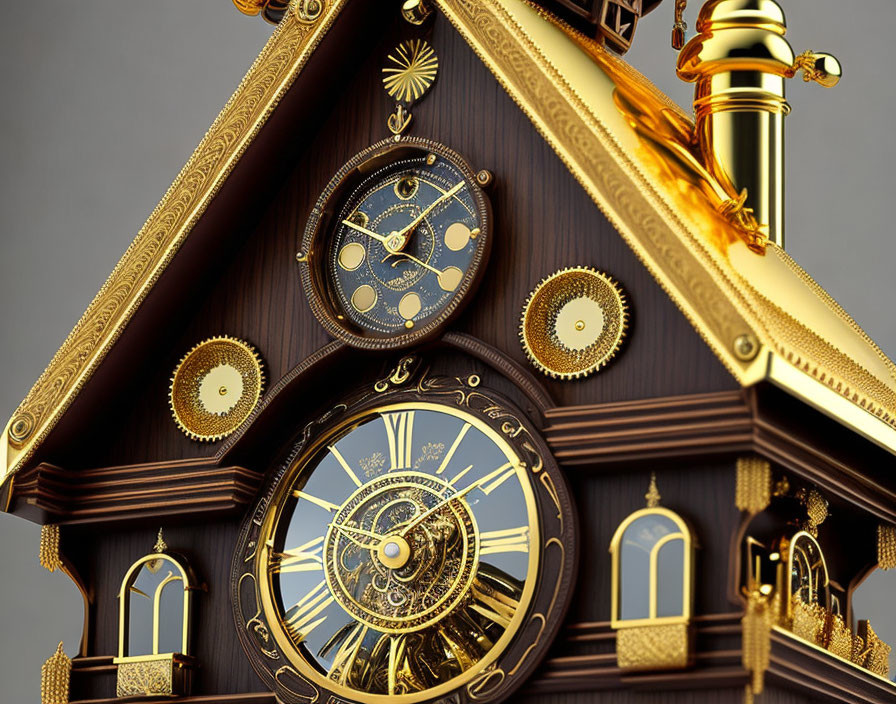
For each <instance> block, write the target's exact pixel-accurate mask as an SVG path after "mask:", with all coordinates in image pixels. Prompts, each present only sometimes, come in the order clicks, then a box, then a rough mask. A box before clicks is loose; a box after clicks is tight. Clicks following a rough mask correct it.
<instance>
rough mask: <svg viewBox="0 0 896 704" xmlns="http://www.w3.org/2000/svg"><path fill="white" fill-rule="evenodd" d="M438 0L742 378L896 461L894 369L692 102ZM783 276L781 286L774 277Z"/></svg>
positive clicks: (221, 129) (600, 59) (220, 160)
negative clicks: (763, 212) (745, 196)
mask: <svg viewBox="0 0 896 704" xmlns="http://www.w3.org/2000/svg"><path fill="white" fill-rule="evenodd" d="M347 1H348V0H327V1H325V2H322V3H319V2H318V0H293V2H292V4H291V6H290V11H289V16H288V17H286V18H284V21H283V22H281V24H280V25H279V26H278V27H277V29H276V30H275V31H274V34H273V35H272V37H271V39H270V40H269V41H268V43H267V44H266V46H265V48H264V49H263V50H262V52H261V54H260V55H259V57H258V58H257V59H256V61H255V62H254V63H253V65H252V67H251V68H250V69H249V71H248V73H247V74H246V76H245V78H244V79H243V81H242V82H241V83H240V85H239V87H238V88H237V90H236V91H235V93H234V94H233V96H232V97H231V99H230V100H229V101H228V103H227V104H226V105H225V106H224V109H223V110H222V111H221V113H220V115H219V116H218V118H217V119H216V120H215V122H214V123H213V124H212V126H211V128H210V129H209V131H208V133H207V134H206V136H205V137H204V138H203V140H202V141H201V142H200V144H199V146H198V147H197V149H196V151H195V152H194V153H193V155H192V156H191V157H190V160H189V161H188V162H187V164H186V165H185V166H184V168H183V170H182V171H181V173H180V174H179V175H178V177H177V178H176V179H175V181H174V183H173V184H172V186H171V188H169V190H168V192H167V193H166V194H165V196H164V198H163V199H162V201H161V202H160V203H159V205H158V206H157V207H156V209H155V210H154V211H153V213H152V214H151V215H150V217H149V219H148V220H147V222H146V224H145V225H144V226H143V228H142V229H141V230H140V232H139V233H138V235H137V238H136V239H135V240H134V242H133V244H132V245H131V246H130V247H129V248H128V250H127V251H126V252H125V254H124V256H123V257H122V258H121V260H120V261H119V263H118V265H117V266H116V267H115V269H114V270H113V272H112V274H111V275H110V277H109V279H108V280H107V281H106V283H105V284H104V286H103V287H102V289H100V292H99V293H98V294H97V296H96V298H95V299H94V300H93V302H92V303H91V304H90V306H89V307H88V309H87V311H86V312H85V314H84V316H83V317H82V318H81V320H80V321H79V322H78V324H77V325H76V326H75V328H74V330H73V331H72V332H71V334H70V335H69V337H68V338H67V339H66V340H65V342H64V343H63V345H62V347H61V348H60V349H59V351H58V352H57V353H56V355H55V356H54V357H53V359H52V361H51V362H50V365H49V366H48V367H47V370H46V371H45V372H44V373H43V374H42V375H41V377H40V378H39V379H38V380H37V382H36V383H35V385H34V387H33V388H32V389H31V391H30V392H29V393H28V396H27V397H26V398H25V400H24V401H23V402H22V404H21V405H20V406H19V408H18V410H17V411H16V413H15V414H14V415H13V417H12V419H11V420H10V422H9V424H8V425H7V427H6V429H5V430H4V433H3V436H2V437H0V463H2V467H4V468H5V469H6V475H5V476H4V482H5V480H6V478H8V477H9V476H11V475H12V474H14V473H15V472H16V471H17V470H18V469H20V468H21V467H22V466H24V464H25V463H26V462H27V461H28V460H29V459H30V458H31V457H32V456H33V454H34V451H35V449H36V448H37V447H38V446H39V445H40V443H41V442H43V440H44V439H45V438H46V436H47V435H48V433H49V432H50V431H51V430H52V428H53V427H54V426H55V425H56V423H57V422H58V420H59V419H60V418H61V417H62V415H63V414H64V413H65V411H66V410H67V409H68V407H69V406H70V405H71V403H72V401H73V400H74V398H75V397H76V396H77V394H78V392H79V391H80V390H81V388H82V387H83V385H84V384H85V383H86V381H87V380H88V379H89V378H90V376H91V375H92V374H93V372H94V371H95V369H96V368H97V366H98V365H99V364H100V363H101V362H102V360H103V359H104V357H105V355H106V354H107V353H108V351H109V350H110V349H111V347H112V345H113V344H114V343H115V341H116V340H117V339H118V336H119V335H120V334H121V332H122V330H123V329H124V327H125V325H126V324H127V323H128V322H129V321H130V319H131V318H132V316H133V314H134V312H135V311H136V310H137V308H138V307H139V305H140V303H141V302H142V301H143V299H144V298H145V297H146V295H147V293H148V292H149V291H150V290H151V289H152V287H153V285H154V284H155V282H156V281H157V280H158V278H159V276H160V275H161V274H162V272H163V271H164V270H165V268H166V267H167V265H168V264H169V263H170V262H171V260H172V259H173V257H174V256H175V254H176V253H177V251H178V249H179V247H180V246H181V244H182V243H183V242H184V240H185V239H186V237H187V236H188V235H189V233H190V231H191V229H192V227H193V226H194V224H195V223H196V222H197V221H198V219H199V217H200V216H201V215H202V214H203V212H204V211H205V209H206V207H207V206H208V204H209V203H210V202H211V200H212V199H213V198H214V196H215V194H216V193H217V192H218V190H219V189H220V187H221V185H222V183H223V182H224V181H225V180H226V178H227V176H228V175H229V173H230V172H231V170H232V169H233V167H234V165H235V164H236V163H237V162H238V161H239V159H240V157H241V156H242V154H243V153H244V152H245V150H246V148H247V147H248V145H249V144H250V143H251V142H252V140H253V139H254V137H255V136H256V135H257V133H258V132H259V130H260V129H261V127H262V126H263V125H264V123H265V121H266V120H267V118H268V117H269V116H270V114H271V112H272V111H273V110H274V109H275V107H276V106H277V104H278V102H279V101H280V99H281V98H282V97H283V95H284V94H285V92H286V91H287V90H288V89H289V87H290V86H291V85H292V83H293V81H294V80H295V79H296V78H297V77H298V76H299V75H300V73H301V71H302V69H303V68H304V66H305V64H306V63H307V61H308V58H309V57H310V56H311V54H312V53H313V52H314V50H315V48H316V47H317V45H318V44H319V42H320V40H321V39H322V37H323V36H324V35H325V33H326V32H327V31H328V30H329V28H330V27H331V26H332V24H333V22H334V21H335V19H336V18H337V16H338V14H339V12H340V11H341V10H342V9H343V7H344V5H345V4H346V3H347ZM434 2H435V4H436V5H438V6H439V8H440V9H441V10H442V12H443V13H444V14H445V15H446V17H447V18H448V19H449V20H450V21H451V22H452V24H453V25H454V26H455V27H456V28H457V29H458V31H460V33H461V34H462V35H463V36H464V38H465V39H466V40H467V42H468V43H469V44H470V46H471V47H472V48H473V50H474V51H475V52H476V53H477V54H478V55H479V57H480V58H481V59H482V60H483V62H484V63H485V64H486V65H487V66H488V67H489V69H490V70H491V71H492V73H493V74H494V75H495V77H496V78H497V79H498V81H499V82H500V83H501V85H502V86H503V87H504V88H505V89H506V90H507V92H508V93H509V94H510V96H511V97H512V98H513V99H514V101H515V102H516V103H517V104H518V105H519V106H520V108H521V109H522V110H523V111H524V113H525V114H526V115H527V116H528V117H529V119H530V120H531V121H532V123H533V124H534V125H535V127H536V128H537V129H538V130H539V132H540V133H541V134H542V135H543V136H544V138H545V139H546V140H547V141H548V143H549V144H550V145H551V147H552V148H553V149H554V151H555V152H556V153H557V154H558V156H559V157H560V159H561V160H562V161H563V162H564V163H565V164H566V165H567V167H568V168H569V169H570V171H571V172H572V174H573V175H574V176H575V177H576V179H577V180H578V181H579V182H580V184H581V185H582V186H583V188H585V190H586V191H587V192H588V194H589V195H590V196H591V198H592V199H593V200H594V202H595V203H596V204H597V205H598V206H599V207H600V209H601V210H602V211H603V212H604V214H605V215H606V216H607V218H608V219H609V220H610V222H611V223H612V224H613V225H614V226H615V228H616V229H617V230H618V231H619V232H620V234H621V235H622V237H623V239H625V241H626V242H627V243H628V244H629V246H631V248H632V249H633V250H634V251H635V253H636V254H637V255H638V257H639V258H640V259H641V261H642V262H643V263H644V265H645V266H646V267H647V268H648V270H649V271H650V272H651V274H652V275H653V276H654V278H655V279H656V280H657V281H658V282H659V284H660V286H661V287H662V288H663V289H664V290H665V291H666V293H667V294H668V295H669V296H670V297H671V298H672V300H673V301H675V303H676V304H677V305H678V307H679V308H680V309H681V310H682V312H683V313H684V315H685V316H686V317H687V318H688V320H689V321H690V322H691V323H692V324H693V326H694V328H695V329H696V330H697V332H698V333H699V334H700V335H701V337H702V338H703V339H704V340H705V341H706V343H707V344H708V345H709V346H710V348H711V349H712V350H713V351H714V352H715V354H716V355H717V357H718V358H719V359H720V360H721V361H722V363H723V364H724V365H725V366H726V367H727V368H728V369H729V370H730V371H731V373H732V374H733V375H734V376H735V378H736V379H737V380H738V381H739V382H740V383H741V384H742V385H744V386H749V385H751V384H754V383H757V382H759V381H761V380H769V381H772V382H774V383H776V384H778V385H779V386H781V387H783V388H785V389H787V390H788V391H789V392H791V393H792V394H794V395H795V396H797V397H799V398H801V399H803V400H805V401H807V402H808V403H810V404H811V405H813V406H815V407H817V408H819V409H820V410H822V411H823V412H825V413H827V414H828V415H831V416H833V417H834V418H836V419H838V420H839V421H840V422H842V423H843V424H844V425H846V426H848V427H850V428H852V429H854V430H855V431H857V432H859V433H861V434H862V435H864V436H865V437H867V438H869V439H871V440H873V441H874V442H876V443H878V444H879V445H881V446H883V447H885V448H887V449H888V450H890V451H891V452H894V453H896V389H894V386H896V366H894V365H893V363H892V362H890V360H888V359H887V358H886V357H885V356H884V355H883V354H882V353H881V352H880V350H879V349H877V347H876V346H874V344H873V343H872V342H871V341H870V339H868V337H867V336H866V335H865V334H864V333H863V332H862V331H861V329H860V328H859V327H858V326H857V325H856V324H855V323H854V322H853V321H852V319H850V318H849V316H847V315H846V314H845V313H844V312H843V311H842V310H841V309H839V307H837V306H836V304H835V303H834V302H833V301H832V300H831V299H830V298H829V297H827V295H826V294H824V292H823V291H822V290H821V289H820V287H818V286H817V284H815V283H814V281H812V280H811V278H810V277H808V275H807V274H805V272H803V271H802V270H801V269H799V267H798V266H797V265H796V264H794V263H793V262H792V261H791V260H790V259H789V257H787V255H786V254H785V253H784V252H783V251H781V250H779V249H777V248H775V247H773V246H770V247H769V254H767V255H766V256H765V257H759V256H758V255H753V254H751V253H749V252H748V250H747V248H746V245H745V244H744V243H743V240H742V237H741V234H740V233H738V232H737V231H736V228H735V227H733V226H732V224H731V221H730V219H726V217H727V216H730V214H731V213H730V203H726V200H725V199H726V198H727V196H726V194H725V193H724V191H723V190H722V189H721V188H720V187H719V185H718V184H717V183H715V182H713V181H712V179H711V178H710V177H709V176H708V174H706V172H705V169H703V168H702V167H701V165H700V164H699V162H698V160H697V159H696V158H695V156H694V154H693V151H692V149H691V138H692V135H693V125H692V124H691V122H690V120H689V119H688V118H687V116H686V115H685V114H684V113H683V112H682V111H681V109H680V108H678V107H677V106H676V105H674V103H672V102H671V101H670V100H669V99H668V98H666V97H665V96H664V95H663V94H662V93H660V92H659V91H658V90H656V88H654V87H653V86H652V85H651V84H650V83H649V82H648V81H647V80H646V79H645V78H644V77H643V76H641V75H640V74H638V73H637V72H636V71H634V70H633V69H631V68H630V67H629V66H628V65H627V64H625V62H623V61H622V60H620V59H618V58H616V57H614V56H613V55H611V54H609V53H607V52H606V51H604V50H603V48H602V47H600V46H599V45H597V44H596V43H594V42H591V41H589V40H587V39H586V38H585V37H583V36H574V35H573V34H572V33H571V32H570V31H569V30H566V29H564V28H562V27H560V26H558V25H557V24H556V23H552V22H550V21H548V20H546V19H545V18H544V17H542V16H541V15H540V14H539V13H538V12H537V11H536V10H534V9H532V8H531V7H529V6H528V5H526V4H525V3H524V2H523V1H522V0H434ZM548 57H550V58H548ZM726 213H727V216H726ZM745 253H746V254H748V255H749V256H750V257H753V258H752V259H749V258H746V257H745ZM762 262H772V264H766V265H763V264H762ZM739 267H740V268H739ZM744 268H747V269H752V270H751V271H748V272H747V273H744ZM782 271H789V272H790V274H789V275H787V274H785V275H784V279H783V283H782V279H781V278H774V279H773V278H772V274H775V275H776V276H777V275H779V274H781V272H782ZM770 295H774V297H775V299H776V300H779V301H786V304H785V305H787V306H788V310H787V311H786V312H785V311H784V310H783V309H781V308H778V307H777V306H775V304H774V303H773V302H772V301H771V300H770V299H769V298H767V297H766V296H770ZM791 298H796V299H799V301H800V302H801V303H800V305H797V306H796V308H797V310H794V309H793V308H792V307H791V304H792V301H791ZM833 341H836V344H835V343H834V342H833Z"/></svg>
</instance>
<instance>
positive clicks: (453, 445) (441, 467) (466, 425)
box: [436, 423, 470, 474]
mask: <svg viewBox="0 0 896 704" xmlns="http://www.w3.org/2000/svg"><path fill="white" fill-rule="evenodd" d="M469 429H470V424H469V423H464V427H463V428H461V429H460V432H459V433H458V434H457V437H456V438H454V442H453V443H451V447H449V448H448V452H447V454H446V455H445V458H444V459H443V460H442V464H440V465H439V468H438V469H437V470H436V474H441V473H442V472H444V471H445V468H446V467H447V466H448V463H449V462H450V461H451V458H452V457H454V453H455V451H456V450H457V446H458V445H460V442H461V440H463V439H464V435H466V434H467V431H468V430H469Z"/></svg>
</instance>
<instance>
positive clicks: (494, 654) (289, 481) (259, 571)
mask: <svg viewBox="0 0 896 704" xmlns="http://www.w3.org/2000/svg"><path fill="white" fill-rule="evenodd" d="M401 410H432V411H437V412H441V413H446V414H448V415H452V416H455V417H457V418H461V419H463V420H464V421H465V422H468V423H470V424H471V425H472V426H473V427H475V428H476V429H477V430H479V431H480V432H482V433H483V434H485V435H486V436H487V437H488V438H489V439H490V440H491V441H492V442H493V443H494V444H495V445H497V446H498V447H499V448H500V449H501V451H502V452H503V453H504V455H505V456H506V457H507V458H508V460H509V461H512V462H514V465H515V468H516V472H517V478H518V480H519V482H520V486H521V487H522V490H523V495H524V497H525V501H526V515H527V518H528V525H529V529H530V541H529V545H530V553H529V565H528V569H527V573H526V580H525V584H524V587H523V593H522V596H521V598H520V602H519V606H518V607H517V609H516V611H515V613H514V615H513V618H512V619H511V621H510V624H509V625H508V626H507V628H506V629H505V631H504V633H503V634H502V635H501V637H500V638H499V639H498V640H497V642H496V643H495V644H494V646H493V647H492V648H491V649H490V650H489V651H488V653H487V654H486V655H485V656H484V657H483V658H482V659H481V660H479V661H478V662H477V663H476V665H475V666H474V667H471V668H469V669H468V670H467V671H465V672H463V673H462V674H460V675H458V676H456V677H454V678H452V679H450V680H448V681H447V682H444V683H442V684H440V685H438V686H436V687H432V688H430V689H426V690H422V691H419V692H414V693H412V694H404V695H388V694H369V693H365V692H361V691H359V690H356V689H352V688H348V687H345V686H343V685H342V684H340V683H338V682H335V681H333V680H330V679H328V678H327V677H325V676H324V675H323V674H321V672H320V671H319V670H317V668H315V667H314V666H312V665H311V664H310V663H309V662H308V661H307V660H306V659H305V658H304V657H303V656H302V655H301V653H300V650H299V648H300V646H297V645H296V644H295V642H294V641H293V639H292V638H291V637H290V636H289V634H288V632H287V631H286V629H285V627H284V626H283V623H282V614H280V613H279V610H278V609H277V607H276V599H275V597H274V594H273V584H272V582H271V580H270V569H269V565H270V557H271V550H272V549H271V545H272V544H273V543H272V541H273V538H274V536H275V535H276V531H277V527H278V524H279V522H280V519H281V516H282V513H283V510H284V508H285V505H286V499H287V498H288V496H289V492H290V491H291V489H292V487H293V486H294V485H295V483H296V481H297V480H298V479H300V477H301V475H302V473H303V472H304V471H305V470H307V469H308V468H309V467H311V465H310V462H311V461H312V460H313V459H314V458H315V457H316V456H317V454H318V453H319V452H320V450H321V449H322V448H323V447H324V446H325V445H326V444H328V443H331V442H333V439H334V438H335V437H337V436H342V435H344V434H346V433H347V432H351V429H352V428H353V427H355V426H357V425H358V424H359V423H360V421H361V420H363V419H366V418H368V417H370V416H376V415H379V414H382V413H389V412H395V411H401ZM311 469H312V470H313V467H311ZM532 484H533V479H532V477H531V475H530V469H529V468H528V467H527V465H526V463H525V462H524V461H523V460H522V458H521V457H520V455H519V453H518V452H517V451H516V450H515V449H514V447H513V445H512V444H511V443H510V442H508V441H507V439H506V438H505V437H504V436H502V435H501V433H500V432H498V431H497V430H496V429H494V428H493V427H492V426H490V425H489V424H488V423H486V422H485V421H484V420H482V419H481V418H480V417H477V416H476V415H474V414H472V413H469V412H467V411H463V410H461V409H459V408H455V407H452V406H448V405H445V404H441V403H434V402H431V401H416V400H414V401H401V402H397V403H389V404H384V405H376V406H371V407H369V408H365V409H363V410H360V411H358V412H357V413H355V414H353V415H352V416H350V417H348V418H346V419H345V420H343V421H342V422H341V423H339V424H337V425H335V426H333V427H332V428H329V429H328V430H327V431H326V432H325V433H323V434H322V435H321V437H319V438H318V439H317V440H316V441H315V442H314V443H313V444H311V445H310V446H309V447H308V448H306V449H305V450H304V451H303V452H302V453H301V455H300V456H299V457H298V458H297V459H295V460H294V461H293V462H291V463H290V466H289V468H288V469H287V470H286V473H285V474H284V476H283V479H282V480H281V481H280V482H279V484H278V486H277V490H276V492H275V493H274V495H273V496H272V497H271V500H270V503H269V508H268V510H267V512H266V514H265V516H264V519H263V522H262V525H261V530H260V534H259V540H258V551H257V553H256V556H255V568H254V573H255V576H256V579H257V580H258V592H259V596H260V598H261V608H262V610H263V611H264V613H265V614H266V616H267V618H268V624H269V627H270V631H271V635H272V636H273V638H274V641H275V642H276V644H277V646H278V648H279V649H280V651H281V652H282V653H283V654H284V656H285V657H286V659H287V660H288V661H289V662H290V664H291V665H293V666H294V667H296V668H297V669H298V671H299V672H300V673H301V674H302V675H303V676H304V677H307V678H308V679H309V680H310V681H311V682H313V683H314V684H316V685H317V686H319V687H321V688H323V689H326V690H329V691H332V692H334V693H336V694H337V695H339V696H342V697H346V698H347V699H350V700H355V701H360V702H363V703H364V704H396V703H398V704H413V703H414V702H420V701H426V700H430V699H434V698H436V697H438V696H440V695H443V694H447V693H449V692H452V691H454V690H456V689H458V688H460V687H462V686H463V685H465V684H467V683H468V682H470V681H471V680H473V679H474V678H475V677H477V676H478V675H481V673H482V672H483V670H485V669H486V668H488V667H489V666H490V665H491V664H492V663H494V662H495V661H496V660H497V659H498V658H499V657H500V656H501V654H502V653H503V652H504V651H505V650H506V649H507V647H508V646H509V645H510V643H511V642H512V641H513V639H514V637H515V636H516V635H517V634H518V633H519V631H520V628H521V626H522V625H523V623H524V622H525V620H526V617H527V613H528V611H529V606H530V604H531V601H532V596H533V593H534V592H535V587H536V580H537V578H538V574H539V570H540V566H541V558H542V556H541V542H542V541H541V525H540V522H539V515H538V509H537V505H536V500H535V493H534V488H533V485H532ZM478 543H479V541H478V539H477V546H476V549H477V559H478V551H479V545H478Z"/></svg>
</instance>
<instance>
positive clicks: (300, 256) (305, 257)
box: [296, 252, 308, 264]
mask: <svg viewBox="0 0 896 704" xmlns="http://www.w3.org/2000/svg"><path fill="white" fill-rule="evenodd" d="M296 261H297V262H299V264H301V263H302V262H307V261H308V255H307V254H305V253H304V252H296Z"/></svg>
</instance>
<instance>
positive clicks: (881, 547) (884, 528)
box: [877, 523, 896, 570]
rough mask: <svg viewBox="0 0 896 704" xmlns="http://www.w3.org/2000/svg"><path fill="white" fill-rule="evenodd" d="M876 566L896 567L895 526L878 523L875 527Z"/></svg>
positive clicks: (881, 567)
mask: <svg viewBox="0 0 896 704" xmlns="http://www.w3.org/2000/svg"><path fill="white" fill-rule="evenodd" d="M877 566H878V568H879V569H882V570H891V569H893V568H894V567H896V526H894V525H891V524H884V523H882V524H880V525H879V526H878V527H877Z"/></svg>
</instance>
